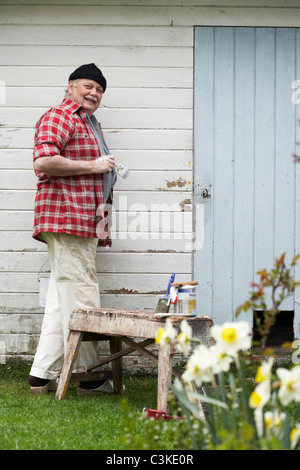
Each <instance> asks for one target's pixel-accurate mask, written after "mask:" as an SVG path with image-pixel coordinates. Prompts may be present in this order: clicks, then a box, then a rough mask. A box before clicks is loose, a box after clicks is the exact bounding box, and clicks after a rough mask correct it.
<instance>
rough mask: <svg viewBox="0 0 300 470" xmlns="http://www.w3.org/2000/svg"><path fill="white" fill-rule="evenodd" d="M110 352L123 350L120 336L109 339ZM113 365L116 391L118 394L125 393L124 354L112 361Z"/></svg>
mask: <svg viewBox="0 0 300 470" xmlns="http://www.w3.org/2000/svg"><path fill="white" fill-rule="evenodd" d="M109 345H110V352H111V354H115V353H118V352H119V351H122V340H121V339H120V338H114V337H113V336H112V337H110V339H109ZM111 367H112V378H113V383H114V392H115V393H117V394H122V393H123V370H122V356H120V357H118V358H117V359H115V360H114V361H112V363H111Z"/></svg>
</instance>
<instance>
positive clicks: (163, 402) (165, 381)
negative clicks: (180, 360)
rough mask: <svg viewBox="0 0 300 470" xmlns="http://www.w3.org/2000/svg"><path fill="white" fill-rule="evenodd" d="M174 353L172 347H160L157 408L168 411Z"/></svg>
mask: <svg viewBox="0 0 300 470" xmlns="http://www.w3.org/2000/svg"><path fill="white" fill-rule="evenodd" d="M172 360H173V358H172V354H171V347H170V346H167V349H166V348H164V349H163V348H162V347H161V345H159V349H158V378H157V381H158V383H157V409H158V410H160V411H164V412H165V413H168V411H169V394H170V390H169V384H170V383H171V380H172Z"/></svg>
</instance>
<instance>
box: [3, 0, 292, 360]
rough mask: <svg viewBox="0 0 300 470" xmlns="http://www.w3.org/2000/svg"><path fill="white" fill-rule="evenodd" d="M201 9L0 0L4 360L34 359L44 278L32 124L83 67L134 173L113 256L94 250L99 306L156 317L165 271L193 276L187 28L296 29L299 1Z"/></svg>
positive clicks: (132, 2)
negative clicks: (92, 67) (98, 86)
mask: <svg viewBox="0 0 300 470" xmlns="http://www.w3.org/2000/svg"><path fill="white" fill-rule="evenodd" d="M50 3H51V4H50ZM67 3H69V4H67ZM207 4H208V2H207V1H206V0H174V1H173V0H172V1H171V0H163V1H161V0H153V1H152V0H128V1H126V2H125V1H124V0H110V1H109V2H108V1H107V0H89V2H88V4H86V3H85V2H83V1H82V0H72V1H71V2H66V1H63V0H62V1H60V0H53V1H51V2H49V1H48V0H31V1H30V2H28V1H25V0H13V1H12V2H8V1H4V0H0V57H1V60H0V172H1V173H0V216H1V219H0V251H1V253H0V272H1V273H0V286H1V291H0V305H1V308H0V315H1V317H0V321H1V327H0V341H4V342H5V345H6V352H7V355H8V356H9V355H20V356H27V357H28V358H31V357H32V354H34V351H35V347H36V342H37V339H38V335H39V331H40V325H41V319H42V313H43V309H42V308H41V307H39V306H38V291H39V282H38V273H39V272H40V271H43V272H47V271H49V265H48V264H47V253H46V250H45V246H44V244H42V243H39V242H36V241H35V240H33V239H32V238H31V230H32V223H33V204H34V195H35V184H36V179H35V176H34V173H33V170H32V145H33V132H34V125H35V122H36V121H37V119H38V118H39V117H40V115H41V114H42V113H43V112H44V111H45V110H46V109H48V108H49V107H51V106H53V105H56V104H58V103H59V102H60V101H61V100H62V98H63V96H64V90H65V88H66V85H67V77H68V76H69V74H70V73H71V72H72V71H73V70H74V69H75V68H76V67H77V66H79V65H81V64H82V63H88V62H95V63H96V64H97V65H98V66H99V67H100V68H101V69H102V71H103V73H104V75H105V76H106V78H107V81H108V88H107V91H106V93H105V95H104V97H103V101H102V104H101V109H99V110H98V112H97V117H98V118H99V120H100V121H101V123H102V127H103V130H104V134H105V137H106V139H107V142H108V145H109V148H110V150H111V152H112V154H114V155H115V156H116V158H117V160H119V161H120V162H122V163H124V165H126V166H127V167H128V168H129V169H130V170H131V173H130V176H129V177H128V179H127V180H124V181H123V180H121V179H120V178H119V180H118V183H117V185H116V188H115V201H114V206H115V212H114V217H115V219H114V220H115V225H114V227H115V237H116V239H115V240H114V243H113V248H112V249H111V250H105V249H103V250H102V249H99V250H98V253H97V270H98V279H99V284H100V290H101V303H102V307H105V306H109V307H117V308H124V309H126V308H138V309H148V310H152V309H154V308H155V305H156V303H157V299H158V297H159V296H160V295H161V294H162V293H163V292H164V291H165V289H166V286H167V282H168V279H169V275H170V273H171V272H174V271H175V272H176V280H178V281H181V280H182V281H186V280H190V279H192V278H193V253H192V245H191V242H190V239H191V236H192V233H193V223H194V222H193V211H192V209H193V198H194V192H193V184H194V181H193V139H194V129H193V119H194V26H198V25H216V26H218V25H219V26H293V27H296V26H299V11H300V8H299V2H298V0H288V1H284V0H266V1H264V2H261V1H254V2H253V1H252V2H251V1H250V0H249V1H247V0H243V1H237V0H214V1H211V2H209V4H210V6H207ZM220 7H222V8H220Z"/></svg>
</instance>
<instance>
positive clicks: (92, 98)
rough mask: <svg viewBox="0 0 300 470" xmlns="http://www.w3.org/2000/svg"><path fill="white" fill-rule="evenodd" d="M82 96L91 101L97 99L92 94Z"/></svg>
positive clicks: (95, 101)
mask: <svg viewBox="0 0 300 470" xmlns="http://www.w3.org/2000/svg"><path fill="white" fill-rule="evenodd" d="M84 98H85V99H87V100H90V101H92V102H93V103H97V101H98V100H97V98H95V97H94V96H90V95H86V96H85V97H84Z"/></svg>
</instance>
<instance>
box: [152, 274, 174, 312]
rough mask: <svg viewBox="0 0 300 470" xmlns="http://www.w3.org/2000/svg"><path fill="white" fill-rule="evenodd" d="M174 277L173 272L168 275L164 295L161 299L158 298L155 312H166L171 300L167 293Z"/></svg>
mask: <svg viewBox="0 0 300 470" xmlns="http://www.w3.org/2000/svg"><path fill="white" fill-rule="evenodd" d="M174 279H175V273H173V274H172V276H171V277H170V280H169V284H168V288H167V292H166V295H165V296H164V297H162V298H161V299H159V301H158V303H157V306H156V310H155V313H161V312H162V313H168V311H169V308H170V302H171V299H169V293H170V289H171V284H172V282H173V281H174Z"/></svg>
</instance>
